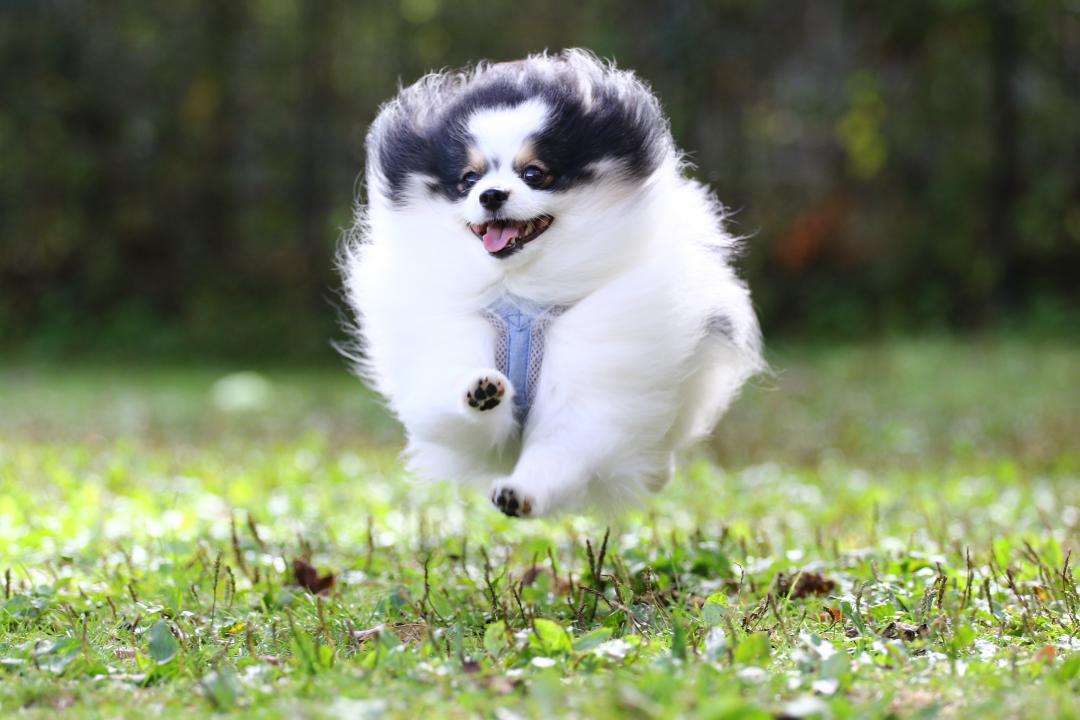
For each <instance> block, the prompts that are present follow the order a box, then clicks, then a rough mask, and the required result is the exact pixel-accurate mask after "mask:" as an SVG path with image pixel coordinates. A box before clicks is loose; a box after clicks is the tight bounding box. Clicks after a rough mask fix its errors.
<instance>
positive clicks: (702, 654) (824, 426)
mask: <svg viewBox="0 0 1080 720" xmlns="http://www.w3.org/2000/svg"><path fill="white" fill-rule="evenodd" d="M773 364H774V367H775V369H776V374H775V376H774V377H771V378H766V379H763V380H759V381H758V382H757V383H755V386H754V387H752V388H750V389H749V390H748V391H747V393H746V394H745V395H744V397H743V398H742V399H741V400H740V401H739V403H738V405H737V406H736V407H735V408H734V409H733V410H732V412H731V413H730V415H729V416H728V418H727V420H726V421H725V422H724V423H723V424H722V426H721V428H720V429H719V431H718V433H717V435H716V439H715V442H714V443H713V445H712V447H711V448H706V449H705V451H703V452H702V454H701V455H699V456H697V457H695V458H692V459H690V460H689V461H688V463H687V464H686V465H684V469H683V471H682V472H681V473H680V476H679V477H678V478H677V479H676V481H675V482H674V483H673V484H672V485H671V486H669V487H668V488H667V489H666V490H665V491H664V492H663V493H662V494H661V495H660V496H659V497H657V498H656V499H655V500H654V501H653V502H652V503H650V504H649V505H648V506H647V507H645V508H642V509H641V511H640V512H637V513H634V514H630V515H627V516H625V517H621V518H618V519H617V520H615V521H613V522H611V523H610V526H608V525H607V524H605V523H604V522H603V521H601V520H599V519H596V518H588V517H576V518H563V519H556V520H552V521H545V522H531V523H521V522H515V521H512V520H510V519H508V518H504V517H502V516H500V515H498V514H496V513H494V512H493V511H491V510H490V509H489V508H488V507H487V506H486V503H485V502H484V501H483V499H481V498H478V497H476V496H471V495H460V496H459V494H458V493H457V492H456V491H455V490H454V489H452V488H448V487H444V486H431V485H417V484H414V483H411V482H410V481H409V480H408V479H407V478H405V477H404V476H403V474H402V472H401V469H400V466H399V465H398V463H397V461H396V459H395V451H396V448H397V446H398V442H399V440H398V434H397V430H396V428H395V427H394V425H393V423H391V422H390V421H389V420H387V418H386V417H385V415H384V414H383V413H382V412H381V410H380V408H379V406H378V404H377V403H376V402H375V401H374V400H373V399H372V398H371V397H370V396H369V395H368V394H366V393H365V391H363V390H362V389H361V387H360V385H359V384H358V383H356V382H355V381H353V380H351V379H349V378H348V377H346V376H345V375H344V374H343V373H342V372H340V371H338V370H335V369H327V370H321V371H310V372H300V371H282V372H267V373H265V374H264V375H262V376H252V375H243V374H241V375H235V374H232V375H229V374H227V369H225V368H218V369H176V368H173V369H169V368H105V367H99V368H83V369H68V368H61V367H52V368H48V367H26V366H7V367H3V368H2V369H0V572H4V571H5V569H6V572H5V573H4V576H3V578H2V585H3V588H2V591H3V596H2V599H0V714H2V715H3V716H4V717H12V716H26V717H46V716H53V715H55V714H56V713H57V712H58V711H60V710H63V711H65V713H66V714H69V715H73V716H76V717H146V716H154V715H159V716H165V717H172V716H176V715H178V714H180V713H185V714H189V715H195V716H198V715H209V714H212V713H218V714H229V713H233V714H242V715H245V716H249V715H251V716H263V717H290V718H291V717H298V716H301V717H382V716H389V717H416V716H418V714H426V715H427V716H430V717H440V718H441V717H475V716H481V717H498V718H514V717H552V716H576V717H587V718H592V717H596V718H607V717H624V716H625V717H646V718H651V717H657V718H675V717H688V716H696V717H709V718H744V717H745V718H754V717H762V718H767V717H831V718H848V717H935V716H940V717H1010V718H1012V717H1031V718H1045V717H1077V716H1078V715H1080V711H1078V710H1077V707H1078V703H1077V697H1078V693H1080V635H1078V631H1080V624H1078V620H1077V615H1078V613H1080V596H1078V591H1077V580H1076V574H1075V571H1074V569H1073V566H1074V565H1075V564H1077V561H1076V560H1075V559H1074V558H1073V557H1072V555H1073V554H1074V551H1075V550H1076V548H1077V541H1078V538H1080V532H1078V531H1080V483H1078V482H1077V479H1078V477H1077V476H1078V474H1080V454H1078V443H1077V442H1076V437H1077V436H1076V430H1075V429H1076V428H1077V427H1080V408H1078V403H1077V402H1076V391H1075V388H1076V387H1078V385H1080V348H1077V347H1076V346H1072V345H1068V344H1042V345H1036V344H1031V343H1022V342H1018V341H1008V340H1000V339H998V340H995V339H984V340H978V341H974V340H973V341H965V342H953V341H945V340H942V341H926V342H915V341H907V342H889V343H884V344H880V345H875V346H860V347H849V348H834V349H805V348H802V349H801V348H787V349H782V350H781V351H779V352H778V353H777V354H776V355H775V356H774V357H773ZM717 459H719V461H720V465H718V464H717V463H716V462H715V460H717ZM298 559H300V560H303V561H306V562H308V563H310V565H311V566H313V567H314V568H315V569H316V570H317V572H318V573H319V574H321V575H322V576H324V577H325V576H326V575H328V574H333V576H334V583H333V586H332V587H331V588H330V589H329V591H328V592H326V593H325V594H322V595H313V594H312V593H311V592H309V591H308V590H306V589H304V588H302V587H300V586H298V585H296V584H295V579H296V568H295V567H294V562H295V561H296V560H298ZM300 568H301V570H302V571H303V569H304V566H303V565H301V566H300ZM308 572H309V573H310V571H308ZM311 580H313V578H309V582H310V581H311Z"/></svg>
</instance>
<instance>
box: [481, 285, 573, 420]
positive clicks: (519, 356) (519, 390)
mask: <svg viewBox="0 0 1080 720" xmlns="http://www.w3.org/2000/svg"><path fill="white" fill-rule="evenodd" d="M565 310H566V307H565V306H562V305H553V306H543V305H537V304H535V303H531V302H529V301H527V300H522V299H520V298H513V297H503V298H501V299H499V300H498V301H496V302H495V303H493V304H491V305H489V306H488V307H487V308H486V309H485V310H484V316H485V317H486V318H487V319H488V322H490V323H491V325H492V327H494V329H495V367H496V368H497V369H498V370H499V372H501V373H502V374H503V375H505V376H506V377H507V378H508V379H509V380H510V383H511V384H512V385H513V386H514V417H516V418H517V420H518V422H519V423H521V425H522V426H524V425H525V420H526V419H527V418H528V416H529V410H530V408H532V404H533V400H535V398H536V388H537V385H538V384H539V382H540V369H541V367H542V366H543V363H544V334H545V333H546V331H547V327H548V325H550V324H551V321H552V320H554V319H555V318H557V317H558V316H559V315H561V314H562V313H563V312H564V311H565Z"/></svg>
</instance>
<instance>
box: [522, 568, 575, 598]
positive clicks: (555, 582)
mask: <svg viewBox="0 0 1080 720" xmlns="http://www.w3.org/2000/svg"><path fill="white" fill-rule="evenodd" d="M541 575H546V576H547V577H548V579H549V580H550V581H551V582H550V583H549V585H548V586H549V587H551V588H552V589H553V590H554V591H555V593H556V594H557V595H568V594H569V593H570V583H569V582H568V581H566V580H564V579H563V578H560V577H556V576H555V573H554V572H552V570H551V568H549V567H547V566H546V565H532V566H530V567H528V568H526V569H525V572H523V573H521V585H522V587H526V586H528V585H532V584H533V583H535V582H536V578H538V577H540V576H541Z"/></svg>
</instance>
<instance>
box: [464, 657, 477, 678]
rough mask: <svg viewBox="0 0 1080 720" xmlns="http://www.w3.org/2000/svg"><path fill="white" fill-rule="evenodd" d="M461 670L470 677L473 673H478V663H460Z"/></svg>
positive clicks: (471, 661)
mask: <svg viewBox="0 0 1080 720" xmlns="http://www.w3.org/2000/svg"><path fill="white" fill-rule="evenodd" d="M461 669H462V670H464V671H465V672H466V673H468V674H470V675H472V674H474V673H478V672H480V663H478V662H476V661H475V660H465V661H463V662H462V663H461Z"/></svg>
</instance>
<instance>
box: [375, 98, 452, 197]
mask: <svg viewBox="0 0 1080 720" xmlns="http://www.w3.org/2000/svg"><path fill="white" fill-rule="evenodd" d="M387 120H388V119H387V118H382V117H380V118H379V120H378V121H376V123H375V124H374V125H373V126H372V128H371V132H370V133H369V134H368V139H367V146H368V148H367V149H368V177H369V185H370V186H371V187H376V188H378V189H379V191H380V192H382V193H383V194H384V195H386V196H387V198H388V199H389V200H390V201H391V202H392V203H394V204H395V205H401V204H403V203H404V202H405V199H406V195H407V191H408V189H409V186H410V177H411V176H420V177H426V178H430V177H434V176H435V175H436V174H437V173H436V168H435V159H434V157H433V154H432V145H431V140H430V139H429V138H428V137H427V135H426V134H425V133H423V132H421V131H420V130H419V129H418V128H416V127H415V126H413V125H412V124H410V123H408V122H391V121H387ZM428 185H429V186H430V182H429V183H428Z"/></svg>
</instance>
